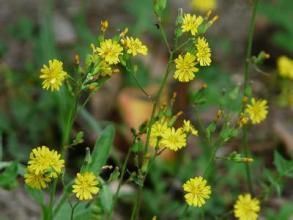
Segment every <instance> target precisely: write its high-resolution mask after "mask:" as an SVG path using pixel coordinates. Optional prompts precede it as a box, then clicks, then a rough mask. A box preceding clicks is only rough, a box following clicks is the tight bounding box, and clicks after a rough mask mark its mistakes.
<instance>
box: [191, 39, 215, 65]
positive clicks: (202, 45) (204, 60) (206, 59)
mask: <svg viewBox="0 0 293 220" xmlns="http://www.w3.org/2000/svg"><path fill="white" fill-rule="evenodd" d="M195 46H196V49H197V53H196V58H197V60H198V62H199V64H200V65H201V66H209V65H210V64H211V62H212V60H211V49H210V47H209V44H208V42H207V41H206V39H205V38H204V37H199V38H197V42H196V44H195Z"/></svg>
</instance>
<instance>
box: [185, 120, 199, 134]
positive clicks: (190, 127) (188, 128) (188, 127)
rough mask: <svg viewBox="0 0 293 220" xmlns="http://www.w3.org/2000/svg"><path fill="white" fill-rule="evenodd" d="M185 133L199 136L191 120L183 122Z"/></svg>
mask: <svg viewBox="0 0 293 220" xmlns="http://www.w3.org/2000/svg"><path fill="white" fill-rule="evenodd" d="M183 131H184V132H186V133H191V134H193V135H195V136H197V135H198V131H197V130H196V129H195V128H194V127H193V125H192V124H191V122H190V121H189V120H187V121H186V120H184V121H183Z"/></svg>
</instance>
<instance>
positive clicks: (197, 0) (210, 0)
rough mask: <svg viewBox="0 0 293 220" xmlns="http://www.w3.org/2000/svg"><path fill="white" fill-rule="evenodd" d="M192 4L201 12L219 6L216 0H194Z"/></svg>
mask: <svg viewBox="0 0 293 220" xmlns="http://www.w3.org/2000/svg"><path fill="white" fill-rule="evenodd" d="M191 6H192V7H193V8H194V9H196V10H199V11H201V12H208V11H210V10H214V9H215V8H216V6H217V1H216V0H192V2H191Z"/></svg>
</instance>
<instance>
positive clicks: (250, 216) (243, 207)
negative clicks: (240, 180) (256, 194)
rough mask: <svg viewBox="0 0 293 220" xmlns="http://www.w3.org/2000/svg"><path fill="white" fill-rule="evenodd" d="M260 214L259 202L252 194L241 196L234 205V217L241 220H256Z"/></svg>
mask: <svg viewBox="0 0 293 220" xmlns="http://www.w3.org/2000/svg"><path fill="white" fill-rule="evenodd" d="M259 212H260V206H259V200H258V199H256V198H251V195H250V194H244V195H239V196H238V200H237V201H236V203H235V205H234V215H235V217H236V218H238V219H240V220H256V219H257V216H258V213H259Z"/></svg>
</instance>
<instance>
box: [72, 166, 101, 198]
mask: <svg viewBox="0 0 293 220" xmlns="http://www.w3.org/2000/svg"><path fill="white" fill-rule="evenodd" d="M97 186H98V180H97V177H96V176H95V175H94V173H93V172H84V173H78V174H77V175H76V178H75V180H74V184H73V186H72V188H73V190H72V191H73V192H74V193H75V195H76V197H77V198H78V199H79V200H89V199H92V198H93V195H95V194H97V193H98V192H99V191H100V189H99V187H97Z"/></svg>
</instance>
